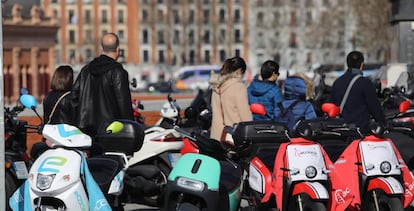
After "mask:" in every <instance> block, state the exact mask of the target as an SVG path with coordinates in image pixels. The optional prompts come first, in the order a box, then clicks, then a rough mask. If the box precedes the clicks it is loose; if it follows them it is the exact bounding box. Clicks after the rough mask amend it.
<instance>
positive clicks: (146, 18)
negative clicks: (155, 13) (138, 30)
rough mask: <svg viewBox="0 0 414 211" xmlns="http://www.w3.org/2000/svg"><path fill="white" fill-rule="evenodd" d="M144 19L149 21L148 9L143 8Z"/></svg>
mask: <svg viewBox="0 0 414 211" xmlns="http://www.w3.org/2000/svg"><path fill="white" fill-rule="evenodd" d="M142 21H143V22H147V21H148V11H147V10H142Z"/></svg>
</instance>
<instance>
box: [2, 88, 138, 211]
mask: <svg viewBox="0 0 414 211" xmlns="http://www.w3.org/2000/svg"><path fill="white" fill-rule="evenodd" d="M20 100H21V103H22V104H23V105H24V106H25V107H26V108H31V109H32V110H33V111H35V113H36V114H37V112H36V110H35V108H36V105H37V103H36V100H35V98H34V97H33V96H31V95H22V96H21V99H20ZM37 115H38V114H37ZM38 116H39V115H38ZM107 124H108V126H107V127H103V128H106V130H105V131H104V132H103V133H98V135H97V136H96V137H95V139H94V143H95V142H96V143H97V144H99V145H101V146H102V147H103V149H104V150H106V149H108V148H109V147H112V149H113V151H112V152H105V154H104V155H102V156H99V157H93V158H86V156H85V151H84V150H88V149H89V148H90V147H91V146H92V138H91V137H90V136H88V135H86V134H84V133H82V132H81V131H80V130H79V129H78V128H76V127H74V126H71V125H67V124H56V125H48V124H46V125H44V126H43V127H42V126H33V128H34V129H38V130H39V132H42V135H43V137H44V138H46V140H47V141H46V142H47V144H48V146H49V147H50V148H51V149H48V150H47V151H45V152H44V153H43V154H42V155H40V157H38V158H37V159H36V161H35V162H34V163H33V165H32V167H31V169H30V171H29V176H28V179H27V181H26V182H25V183H24V184H23V185H22V186H21V187H20V188H19V189H18V190H17V191H16V192H15V193H14V194H13V196H12V197H11V198H10V199H9V204H10V206H11V208H12V209H13V210H15V211H16V210H39V211H40V210H111V209H112V210H123V204H122V202H123V201H122V197H121V196H122V194H123V177H124V174H125V170H126V169H127V168H128V165H127V162H128V158H127V156H128V155H130V154H131V153H132V152H133V151H134V149H139V148H140V147H141V145H142V141H143V134H144V133H143V129H142V128H141V127H140V125H139V124H138V123H135V122H133V121H126V120H119V121H114V122H112V123H107ZM104 126H105V125H104Z"/></svg>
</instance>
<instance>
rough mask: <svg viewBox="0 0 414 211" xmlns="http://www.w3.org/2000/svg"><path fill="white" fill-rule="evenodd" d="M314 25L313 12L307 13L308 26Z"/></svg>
mask: <svg viewBox="0 0 414 211" xmlns="http://www.w3.org/2000/svg"><path fill="white" fill-rule="evenodd" d="M311 24H312V11H306V25H307V26H310V25H311Z"/></svg>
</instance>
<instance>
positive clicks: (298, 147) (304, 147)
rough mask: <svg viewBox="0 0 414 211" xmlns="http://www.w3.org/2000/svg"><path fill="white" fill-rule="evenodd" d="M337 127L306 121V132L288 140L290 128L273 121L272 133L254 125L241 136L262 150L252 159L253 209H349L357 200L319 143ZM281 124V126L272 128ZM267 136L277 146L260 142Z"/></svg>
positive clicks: (250, 194)
mask: <svg viewBox="0 0 414 211" xmlns="http://www.w3.org/2000/svg"><path fill="white" fill-rule="evenodd" d="M251 108H252V107H251ZM253 112H254V111H253ZM338 112H339V110H338ZM328 122H329V123H328ZM333 123H335V122H332V121H331V120H330V119H328V118H320V119H316V120H305V121H303V122H302V123H300V124H298V125H297V128H305V130H303V133H299V134H300V136H299V137H295V138H292V137H288V135H287V134H288V132H287V129H286V126H285V125H283V124H281V123H272V122H271V121H268V125H267V127H268V129H266V127H264V126H261V127H258V125H256V124H255V123H254V122H253V123H251V125H250V127H249V130H246V131H248V132H244V133H239V134H243V135H244V139H246V140H251V142H252V145H253V146H256V148H257V149H259V150H260V151H254V152H253V153H252V155H254V156H253V157H252V158H251V159H250V166H249V172H248V182H249V183H248V184H249V189H248V190H246V191H245V195H247V196H248V199H249V202H250V206H253V207H254V208H255V209H259V210H267V209H271V208H276V209H278V210H281V211H284V210H318V211H323V210H344V209H345V208H346V207H347V206H348V204H349V203H350V202H351V199H352V196H351V195H350V194H348V193H347V192H346V191H341V190H346V185H345V183H344V181H342V180H341V178H340V177H339V175H338V174H337V171H336V169H334V168H333V163H332V161H331V160H330V158H329V156H328V154H327V153H326V152H325V150H324V149H323V147H322V146H321V145H320V144H318V143H317V142H315V141H314V138H316V137H318V138H320V137H321V135H322V134H323V135H327V134H328V135H329V134H331V133H332V131H330V130H328V131H327V130H326V128H328V129H329V127H328V126H332V124H333ZM277 124H279V126H278V127H276V126H273V127H271V125H277ZM315 126H317V127H316V128H315ZM339 126H343V125H342V124H339ZM324 127H326V128H324ZM262 133H268V134H269V135H268V136H271V135H273V138H270V139H271V140H272V141H273V142H263V141H262V140H260V138H257V137H255V136H257V135H256V134H262ZM233 137H234V134H233ZM336 192H341V194H338V193H336Z"/></svg>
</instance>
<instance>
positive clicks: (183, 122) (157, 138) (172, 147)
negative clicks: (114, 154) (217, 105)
mask: <svg viewBox="0 0 414 211" xmlns="http://www.w3.org/2000/svg"><path fill="white" fill-rule="evenodd" d="M202 94H203V93H200V94H199V95H197V96H196V97H195V98H194V100H193V103H192V104H191V105H190V106H189V107H188V108H187V109H186V111H191V112H185V114H186V113H187V115H185V116H184V118H182V117H181V115H180V107H179V105H178V104H177V102H176V100H175V99H173V98H172V97H171V96H170V94H168V95H167V102H166V103H165V104H164V106H163V107H162V109H161V118H160V120H159V121H158V122H157V123H156V125H154V126H150V127H148V128H147V129H146V130H145V139H144V142H143V145H142V148H141V149H140V150H139V151H136V152H134V154H133V156H132V157H131V158H130V159H129V161H128V166H129V168H128V169H127V171H126V176H125V187H126V190H127V191H128V192H129V194H128V195H129V196H134V197H131V198H130V199H128V201H130V202H134V203H142V204H146V205H150V206H162V202H163V201H162V195H163V193H164V188H165V185H166V184H167V177H168V175H169V174H170V171H171V169H172V168H173V167H174V165H175V163H176V162H177V160H178V159H179V158H180V157H181V154H180V150H181V148H182V146H183V136H182V134H180V133H178V132H177V131H175V130H174V126H177V125H179V126H182V127H186V128H188V127H196V128H204V127H206V125H207V124H208V123H205V122H206V121H208V120H209V119H208V118H205V119H206V121H205V122H204V123H200V124H198V123H199V122H201V120H200V121H199V119H201V118H202V117H204V116H205V115H207V114H209V112H206V111H205V110H201V111H200V113H201V112H204V114H199V113H195V112H196V110H195V109H201V108H203V105H200V104H202V103H203V102H204V100H203V99H202V97H203V95H202ZM189 114H191V115H189Z"/></svg>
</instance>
